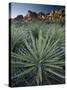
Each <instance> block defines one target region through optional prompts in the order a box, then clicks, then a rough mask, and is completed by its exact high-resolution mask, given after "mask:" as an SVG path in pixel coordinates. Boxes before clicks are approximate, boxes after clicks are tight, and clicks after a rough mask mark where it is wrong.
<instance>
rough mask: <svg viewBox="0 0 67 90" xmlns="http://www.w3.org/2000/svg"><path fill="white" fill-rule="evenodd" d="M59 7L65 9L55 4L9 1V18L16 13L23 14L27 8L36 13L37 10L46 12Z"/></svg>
mask: <svg viewBox="0 0 67 90" xmlns="http://www.w3.org/2000/svg"><path fill="white" fill-rule="evenodd" d="M59 9H65V7H64V6H55V5H43V4H26V3H11V10H10V7H9V12H11V18H14V17H16V16H17V15H23V16H25V15H26V14H27V12H28V10H31V11H33V12H37V13H39V12H43V13H47V12H48V11H50V10H59Z"/></svg>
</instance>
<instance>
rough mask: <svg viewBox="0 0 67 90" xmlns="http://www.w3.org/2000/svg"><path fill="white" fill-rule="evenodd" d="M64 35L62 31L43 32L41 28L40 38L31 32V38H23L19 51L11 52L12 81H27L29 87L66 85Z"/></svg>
mask: <svg viewBox="0 0 67 90" xmlns="http://www.w3.org/2000/svg"><path fill="white" fill-rule="evenodd" d="M43 32H44V33H43ZM45 33H46V34H45ZM59 33H60V35H59ZM63 34H64V31H63V30H60V29H59V30H56V29H52V30H44V31H43V30H42V28H41V29H39V32H38V37H35V36H34V34H33V32H32V31H30V32H29V38H23V41H22V42H21V46H20V45H19V44H18V45H19V46H18V47H17V49H16V50H15V51H13V50H12V52H11V58H12V59H11V67H12V72H13V73H12V77H11V79H12V80H17V82H18V80H22V81H23V80H25V81H27V83H29V85H44V84H55V83H56V84H59V83H64V78H65V73H64V69H63V66H64V64H65V61H64V48H63V49H62V48H61V44H63V41H64V35H63ZM56 35H57V36H56ZM20 36H21V37H22V35H20ZM61 37H62V38H61ZM17 43H18V42H17ZM15 44H16V43H15ZM63 47H64V44H63ZM13 69H15V71H13ZM25 76H26V77H25ZM52 76H53V78H52ZM31 79H32V82H31V83H30V81H31ZM60 80H61V81H60ZM33 81H34V83H33ZM58 81H59V82H58ZM25 85H27V84H26V83H25Z"/></svg>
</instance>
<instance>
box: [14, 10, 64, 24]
mask: <svg viewBox="0 0 67 90" xmlns="http://www.w3.org/2000/svg"><path fill="white" fill-rule="evenodd" d="M33 18H35V19H40V20H44V21H62V22H63V21H64V20H65V11H64V10H51V11H49V12H48V13H47V14H44V13H42V12H40V13H36V12H32V11H30V10H29V11H28V13H27V15H26V16H24V17H23V16H22V15H18V16H17V17H16V18H15V20H25V21H31V20H32V19H33Z"/></svg>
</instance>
